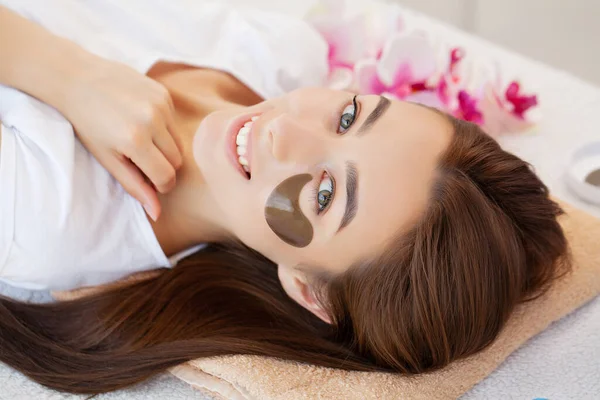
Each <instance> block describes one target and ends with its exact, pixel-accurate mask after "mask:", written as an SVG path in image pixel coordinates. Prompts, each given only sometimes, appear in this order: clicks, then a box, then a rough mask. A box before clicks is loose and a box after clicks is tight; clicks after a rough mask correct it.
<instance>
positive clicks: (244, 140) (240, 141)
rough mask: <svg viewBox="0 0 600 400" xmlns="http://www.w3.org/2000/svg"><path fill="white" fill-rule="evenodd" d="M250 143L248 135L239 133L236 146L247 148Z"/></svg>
mask: <svg viewBox="0 0 600 400" xmlns="http://www.w3.org/2000/svg"><path fill="white" fill-rule="evenodd" d="M247 143H248V134H245V135H244V134H242V133H241V132H240V133H238V135H237V137H236V138H235V144H237V145H238V146H245V145H246V144H247Z"/></svg>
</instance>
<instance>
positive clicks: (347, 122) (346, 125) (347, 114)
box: [338, 96, 357, 133]
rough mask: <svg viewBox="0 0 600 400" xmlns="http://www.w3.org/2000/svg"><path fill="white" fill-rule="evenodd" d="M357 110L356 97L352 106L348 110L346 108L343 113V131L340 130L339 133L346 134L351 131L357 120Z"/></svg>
mask: <svg viewBox="0 0 600 400" xmlns="http://www.w3.org/2000/svg"><path fill="white" fill-rule="evenodd" d="M356 109H357V105H356V96H354V97H353V98H352V104H350V105H348V106H346V108H344V111H342V116H341V118H340V125H339V126H340V128H341V129H338V133H344V132H346V131H347V130H348V129H350V127H351V126H352V124H353V123H354V120H355V119H356Z"/></svg>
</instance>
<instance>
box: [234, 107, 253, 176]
mask: <svg viewBox="0 0 600 400" xmlns="http://www.w3.org/2000/svg"><path fill="white" fill-rule="evenodd" d="M257 119H258V117H252V119H251V120H250V121H248V122H246V123H245V124H244V126H243V127H242V128H241V129H240V130H239V132H238V134H237V136H236V138H235V144H236V145H237V148H236V152H237V155H238V163H240V165H241V166H242V168H243V169H244V171H246V172H247V173H250V167H249V166H248V159H247V158H246V157H245V156H246V153H247V152H248V149H247V147H246V145H247V144H248V134H249V133H250V129H251V128H252V124H253V123H254V121H256V120H257Z"/></svg>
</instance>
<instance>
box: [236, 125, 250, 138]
mask: <svg viewBox="0 0 600 400" xmlns="http://www.w3.org/2000/svg"><path fill="white" fill-rule="evenodd" d="M249 133H250V126H248V125H244V126H242V128H241V129H240V131H239V132H238V136H240V135H244V136H245V135H247V134H249Z"/></svg>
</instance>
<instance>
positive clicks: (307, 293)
mask: <svg viewBox="0 0 600 400" xmlns="http://www.w3.org/2000/svg"><path fill="white" fill-rule="evenodd" d="M277 274H278V275H279V281H280V282H281V286H283V289H284V290H285V292H286V293H287V294H288V296H290V297H291V298H292V299H294V300H295V301H296V302H297V303H298V304H300V305H301V306H302V307H304V308H306V309H307V310H308V311H310V312H312V313H313V314H315V315H316V316H317V317H319V318H320V319H321V320H323V321H325V322H326V323H328V324H331V320H330V318H329V316H328V315H327V313H326V312H325V310H324V309H323V307H321V305H320V304H319V303H317V301H316V298H315V296H314V293H313V291H312V290H311V288H310V286H309V285H308V284H307V280H306V277H305V276H304V274H303V273H302V271H298V270H296V269H294V268H290V267H286V266H283V265H281V264H280V265H278V266H277Z"/></svg>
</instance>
